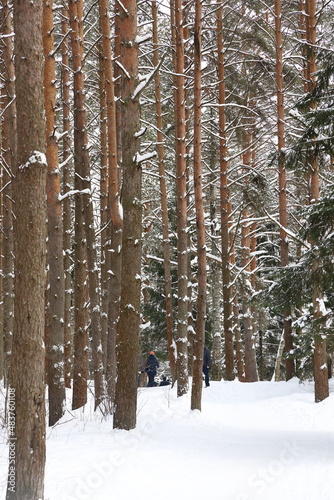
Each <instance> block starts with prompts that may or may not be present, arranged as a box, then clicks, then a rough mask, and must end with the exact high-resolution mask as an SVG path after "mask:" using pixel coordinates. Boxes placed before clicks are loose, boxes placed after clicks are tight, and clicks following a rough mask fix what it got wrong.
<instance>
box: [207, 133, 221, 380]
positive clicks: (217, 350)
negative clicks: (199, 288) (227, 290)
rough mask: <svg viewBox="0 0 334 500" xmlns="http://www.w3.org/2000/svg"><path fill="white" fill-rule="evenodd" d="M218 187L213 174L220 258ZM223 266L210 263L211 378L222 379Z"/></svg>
mask: <svg viewBox="0 0 334 500" xmlns="http://www.w3.org/2000/svg"><path fill="white" fill-rule="evenodd" d="M212 144H213V147H212V151H211V153H210V168H211V170H212V171H213V170H214V169H215V164H216V153H215V151H216V149H215V147H214V141H212ZM217 200H218V197H217V188H216V186H215V184H214V178H213V175H212V178H211V182H210V220H211V238H212V245H211V253H212V255H214V256H215V257H217V258H218V255H219V248H218V238H219V234H218V231H217V222H218V221H217ZM220 269H221V266H220V265H219V264H218V262H216V261H213V262H212V263H210V274H211V314H212V334H213V339H212V365H211V370H210V373H211V379H212V380H221V379H222V376H223V371H222V367H223V359H222V358H223V351H222V338H221V319H220V317H221V307H220V287H221V273H220Z"/></svg>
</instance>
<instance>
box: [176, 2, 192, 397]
mask: <svg viewBox="0 0 334 500" xmlns="http://www.w3.org/2000/svg"><path fill="white" fill-rule="evenodd" d="M174 9H175V19H174V21H172V34H173V39H174V44H175V51H176V54H175V58H174V72H175V74H176V78H175V84H176V91H175V93H174V97H175V105H174V114H175V139H176V177H177V180H176V196H177V200H176V210H177V271H178V311H177V340H176V346H177V394H178V396H182V395H183V394H186V393H187V392H188V387H189V382H188V345H187V344H188V331H187V330H188V301H189V297H188V276H187V264H188V259H187V256H188V236H187V176H186V170H187V165H186V112H185V91H184V41H183V11H182V1H181V0H174Z"/></svg>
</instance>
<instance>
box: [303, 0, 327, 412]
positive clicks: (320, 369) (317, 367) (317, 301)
mask: <svg viewBox="0 0 334 500" xmlns="http://www.w3.org/2000/svg"><path fill="white" fill-rule="evenodd" d="M316 21H317V20H316V1H315V0H306V27H307V29H306V35H307V42H308V61H307V76H308V91H309V92H310V93H311V92H312V91H313V90H314V89H315V87H316V75H315V73H316V69H317V65H316V56H315V47H316V42H317V40H316ZM316 106H317V105H316V102H315V101H314V100H312V101H311V104H310V110H314V109H315V108H316ZM308 166H309V189H310V202H313V203H314V202H317V201H318V200H319V165H318V159H317V157H316V155H315V152H314V149H313V148H311V150H310V151H309V152H308ZM318 266H319V262H315V263H314V264H313V272H314V273H316V271H317V268H318ZM312 302H313V309H314V313H313V320H314V322H315V327H314V328H315V334H314V354H313V364H314V366H313V370H314V383H315V386H314V397H315V401H316V402H320V401H323V400H324V399H326V398H327V397H328V396H329V385H328V368H327V347H326V344H327V342H326V337H325V336H324V335H322V332H321V327H322V326H321V318H322V317H323V309H324V308H323V290H322V288H321V287H320V286H319V285H314V287H313V292H312ZM316 323H318V324H316ZM319 323H320V324H319Z"/></svg>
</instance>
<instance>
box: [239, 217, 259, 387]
mask: <svg viewBox="0 0 334 500" xmlns="http://www.w3.org/2000/svg"><path fill="white" fill-rule="evenodd" d="M242 217H243V222H242V229H241V232H242V238H241V248H242V256H241V266H242V268H243V270H244V273H246V275H249V274H250V271H251V268H250V230H249V222H248V218H249V211H248V210H247V209H244V210H243V213H242ZM249 288H250V282H249V278H248V277H247V276H244V277H243V285H242V295H243V297H242V321H243V326H244V337H245V380H244V381H245V382H257V381H258V373H257V365H256V351H255V338H254V328H253V316H252V312H251V308H250V306H249V304H248V301H249Z"/></svg>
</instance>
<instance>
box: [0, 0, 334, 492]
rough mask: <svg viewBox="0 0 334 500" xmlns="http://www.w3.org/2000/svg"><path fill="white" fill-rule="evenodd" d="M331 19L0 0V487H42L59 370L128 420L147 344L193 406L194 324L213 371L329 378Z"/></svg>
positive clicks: (264, 8)
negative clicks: (3, 446) (4, 472)
mask: <svg viewBox="0 0 334 500" xmlns="http://www.w3.org/2000/svg"><path fill="white" fill-rule="evenodd" d="M333 19H334V3H333V1H332V0H228V1H217V2H216V1H207V0H189V1H188V0H183V1H182V0H170V2H168V1H167V0H166V1H164V0H162V1H161V2H160V1H158V0H137V1H136V0H122V1H121V0H115V1H111V2H108V1H107V0H97V1H92V0H68V1H66V0H61V1H60V2H53V0H34V1H33V2H28V1H27V0H23V1H22V2H21V1H18V0H13V2H11V1H10V0H1V34H0V42H1V48H0V67H1V69H0V76H1V101H0V108H1V128H0V130H1V133H0V141H1V191H0V193H1V194H0V202H1V203H0V205H1V232H0V248H1V256H0V259H1V262H0V269H1V275H0V297H1V305H0V325H1V331H0V379H1V380H2V391H3V392H4V393H5V399H6V405H5V409H4V414H3V415H0V418H3V421H4V422H5V425H6V426H7V427H8V429H9V435H10V436H11V437H12V439H13V441H11V440H10V439H9V450H10V453H11V444H12V443H14V442H15V470H14V469H11V465H9V472H8V483H7V493H6V500H38V499H43V498H44V496H43V495H44V493H43V491H44V469H45V455H46V439H45V434H46V429H47V427H48V426H54V425H55V424H57V422H59V420H60V419H61V418H62V416H63V414H64V411H65V394H66V391H70V393H71V405H72V406H71V408H72V410H76V409H78V408H81V407H83V406H84V405H85V404H86V403H87V397H88V395H89V394H90V392H91V391H93V394H94V404H95V409H98V408H99V409H102V411H103V412H104V414H108V415H112V416H113V427H114V429H123V430H131V429H134V428H135V427H136V416H137V412H138V408H137V392H138V387H139V386H140V385H142V384H144V385H146V383H147V380H146V378H145V377H146V374H145V361H146V358H147V356H148V355H149V353H150V352H154V353H155V356H156V357H157V358H158V359H159V363H160V366H162V367H163V368H164V374H165V375H166V377H167V379H168V380H170V382H171V384H172V386H174V385H175V387H176V388H177V396H178V397H181V396H183V395H185V394H190V409H191V410H201V401H202V386H203V373H202V366H203V350H204V346H207V347H208V349H209V350H210V352H211V356H212V364H211V370H210V377H211V379H212V380H213V381H220V380H224V381H234V380H239V381H241V382H245V383H247V382H257V381H271V380H274V381H289V380H290V379H293V378H294V377H296V378H298V379H299V380H302V381H306V380H312V381H314V402H315V403H318V402H321V401H323V400H325V399H326V398H327V397H328V396H329V380H330V379H331V377H332V375H333V369H334V367H333V361H334V336H333V335H334V329H333V319H334V318H333V316H334V292H333V290H334V52H333V48H334V29H333V28H334V25H333ZM14 401H15V405H14ZM12 407H13V408H14V407H15V411H12V410H13V408H12ZM14 439H15V441H14ZM10 456H11V455H10ZM9 464H11V461H10V462H9ZM14 472H15V475H14ZM14 476H15V477H14ZM13 483H15V488H14V487H13Z"/></svg>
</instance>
